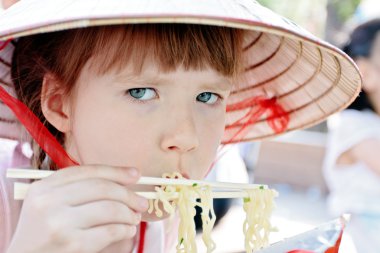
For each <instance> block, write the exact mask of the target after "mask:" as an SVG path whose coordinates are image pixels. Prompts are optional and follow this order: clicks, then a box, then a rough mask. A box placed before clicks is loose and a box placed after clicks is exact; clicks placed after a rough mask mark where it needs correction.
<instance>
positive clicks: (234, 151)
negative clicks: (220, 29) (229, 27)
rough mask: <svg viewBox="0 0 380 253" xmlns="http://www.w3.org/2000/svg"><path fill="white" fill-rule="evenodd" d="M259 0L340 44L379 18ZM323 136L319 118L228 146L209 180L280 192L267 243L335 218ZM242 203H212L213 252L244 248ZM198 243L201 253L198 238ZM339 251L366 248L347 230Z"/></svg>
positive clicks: (349, 9) (368, 7) (373, 1)
mask: <svg viewBox="0 0 380 253" xmlns="http://www.w3.org/2000/svg"><path fill="white" fill-rule="evenodd" d="M258 1H259V2H260V3H261V4H263V5H264V6H267V7H269V8H270V9H272V10H274V11H275V12H277V13H279V14H282V15H284V16H285V17H287V18H289V19H291V20H293V21H295V22H296V23H298V24H300V25H301V26H303V27H304V28H306V29H307V30H309V31H311V32H312V33H314V34H315V35H317V36H319V37H321V38H324V39H325V40H327V41H329V42H331V43H332V44H334V45H336V46H338V47H340V48H341V47H342V46H343V45H344V44H345V43H346V42H347V41H349V35H350V33H351V32H352V30H353V29H354V28H355V27H356V26H358V25H359V24H362V23H363V22H366V21H368V20H370V19H373V18H377V17H380V8H379V7H378V5H379V3H380V1H379V0H287V1H284V0H258ZM4 2H5V3H6V4H10V3H11V2H12V1H11V0H9V1H4ZM8 2H9V3H8ZM378 71H379V73H380V68H379V69H378ZM328 136H329V128H328V125H327V123H326V122H323V123H321V124H319V125H317V126H314V127H312V128H310V129H306V130H302V131H296V132H293V133H290V134H286V135H284V136H281V137H279V138H276V139H272V140H269V141H265V142H256V143H249V144H239V145H237V146H233V147H229V151H228V153H227V154H226V155H225V156H223V158H222V161H221V162H220V165H217V166H218V168H217V169H216V170H214V171H213V173H211V174H210V175H209V178H208V179H209V180H219V181H236V182H244V181H246V182H250V183H262V184H268V185H269V186H270V187H271V188H273V189H276V190H277V191H278V192H279V194H280V195H279V197H278V198H277V199H276V205H277V208H276V210H275V211H274V214H273V224H274V225H275V226H276V227H277V228H278V230H279V231H278V232H275V233H272V236H271V238H270V241H271V242H276V241H279V240H282V239H284V238H288V237H292V236H294V235H297V234H299V233H302V232H304V231H307V230H310V229H312V228H314V227H316V226H318V225H320V224H322V223H324V222H327V221H329V220H331V219H334V218H336V217H337V216H336V214H334V213H333V212H331V210H330V209H331V208H330V207H329V205H328V198H329V194H330V193H331V187H329V185H328V183H327V181H326V175H325V174H324V171H323V167H324V163H325V158H326V148H327V143H328ZM14 147H15V143H14V142H12V141H6V140H1V139H0V151H1V150H7V149H9V148H14ZM0 153H1V152H0ZM347 183H349V182H347ZM375 201H376V200H375ZM241 205H242V203H241V202H239V201H235V200H234V201H231V200H229V201H221V202H215V208H216V212H217V216H218V217H221V218H220V219H219V220H218V223H217V225H216V227H215V229H214V234H213V238H214V240H215V241H216V242H217V249H216V251H215V252H218V253H222V252H243V250H244V242H243V238H244V237H243V232H242V224H243V220H244V216H245V214H244V212H243V210H242V207H241ZM379 216H380V215H379ZM377 220H379V219H377ZM379 228H380V227H379ZM376 232H380V231H376ZM198 244H199V246H198V248H199V249H200V250H199V251H200V252H203V251H204V250H202V247H203V245H202V242H201V239H200V238H199V239H198ZM340 252H343V253H359V252H360V253H361V252H366V253H368V252H370V251H362V250H360V249H359V248H358V245H357V244H356V242H355V241H354V240H353V238H352V237H351V234H350V233H345V234H344V237H343V241H342V245H341V249H340ZM371 252H372V251H371Z"/></svg>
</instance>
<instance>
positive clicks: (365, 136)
mask: <svg viewBox="0 0 380 253" xmlns="http://www.w3.org/2000/svg"><path fill="white" fill-rule="evenodd" d="M343 50H344V51H345V52H346V53H347V54H348V55H349V56H351V57H352V58H353V59H354V61H355V62H356V63H357V65H358V67H359V69H360V71H361V73H362V76H363V91H362V92H361V94H360V95H359V97H358V98H357V99H356V100H355V101H354V102H353V103H352V104H351V105H350V106H349V107H348V109H347V110H345V111H343V112H341V113H340V114H337V115H335V116H333V117H331V119H329V122H328V126H329V134H328V143H327V150H326V158H325V168H324V174H325V178H326V182H327V185H328V187H329V190H330V195H329V197H328V206H329V209H330V211H331V214H333V215H334V216H336V215H340V214H342V213H350V214H351V221H350V223H349V224H348V226H347V229H346V232H347V233H348V234H349V235H350V236H351V238H352V239H353V242H354V244H355V247H356V250H357V252H366V253H372V252H379V249H380V240H378V236H379V232H380V152H379V151H380V19H376V20H372V21H369V22H366V23H364V24H362V25H360V26H358V27H357V28H356V29H355V30H354V31H353V32H352V34H351V36H350V40H349V42H348V43H347V44H346V46H345V47H344V49H343Z"/></svg>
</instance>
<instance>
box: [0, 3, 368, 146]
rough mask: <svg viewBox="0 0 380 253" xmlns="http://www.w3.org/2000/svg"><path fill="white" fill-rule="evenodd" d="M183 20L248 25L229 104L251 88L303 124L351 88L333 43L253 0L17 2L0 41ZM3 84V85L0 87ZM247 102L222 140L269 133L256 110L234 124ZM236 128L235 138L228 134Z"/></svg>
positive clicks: (6, 55) (5, 59) (354, 81)
mask: <svg viewBox="0 0 380 253" xmlns="http://www.w3.org/2000/svg"><path fill="white" fill-rule="evenodd" d="M140 23H188V24H204V25H215V26H226V27H232V28H237V29H244V30H247V31H250V32H249V33H247V34H248V35H247V40H246V42H245V45H244V47H245V56H246V57H247V59H248V60H249V64H248V66H247V68H246V71H245V72H244V73H243V74H242V77H241V82H239V83H238V84H237V85H236V87H235V88H234V90H233V92H232V94H231V96H230V99H229V102H228V103H229V104H234V103H239V102H240V101H243V100H245V99H247V98H250V97H252V96H255V95H262V94H266V95H267V96H275V97H277V100H278V103H279V104H281V106H282V107H283V108H284V110H285V111H286V112H287V114H288V115H289V119H290V120H289V124H288V126H287V128H286V130H285V132H288V131H292V130H296V129H302V128H307V127H310V126H312V125H314V124H317V123H319V122H322V121H323V120H325V119H326V118H327V117H328V116H329V115H331V114H333V113H335V112H338V111H340V110H342V109H344V108H345V107H347V106H348V105H349V104H350V103H351V102H352V101H353V100H354V99H355V98H356V96H357V95H358V93H359V91H360V88H361V76H360V73H359V71H358V69H357V66H356V65H355V63H354V62H353V61H352V60H351V59H350V58H349V57H348V56H347V55H345V54H344V53H343V52H342V51H340V50H339V49H338V48H336V47H334V46H332V45H330V44H328V43H326V42H324V41H322V40H320V39H318V38H317V37H315V36H313V35H312V34H310V33H309V32H307V31H305V30H304V29H302V28H301V27H299V26H297V25H296V24H294V23H293V22H291V21H289V20H288V19H286V18H283V17H281V16H279V15H277V14H275V13H273V12H271V11H270V10H268V9H266V8H264V7H262V6H260V5H259V4H257V3H256V2H254V1H245V0H240V1H218V0H208V1H199V2H197V4H194V0H185V1H148V0H139V1H120V0H107V1H90V0H83V1H81V0H55V1H41V0H28V1H20V2H19V3H17V4H15V5H14V6H12V7H11V8H10V9H8V10H7V11H5V12H4V13H3V14H2V15H1V16H0V40H3V41H4V40H7V39H16V38H19V37H23V36H28V35H32V34H38V33H45V32H52V31H59V30H66V29H72V28H81V27H89V26H98V25H114V24H140ZM12 51H13V45H12V44H10V45H9V46H8V47H7V48H6V49H5V50H3V51H1V52H0V59H1V61H0V80H1V81H2V82H4V83H8V84H10V85H11V81H10V77H9V65H10V59H11V55H12ZM8 88H9V87H8ZM7 110H8V109H7V108H4V106H3V105H0V137H3V138H4V137H5V138H12V139H14V138H15V137H16V138H17V134H14V133H13V130H12V129H13V128H14V131H19V128H20V127H19V126H18V124H19V123H18V121H17V120H16V119H14V117H13V115H12V114H11V113H10V112H9V111H8V112H7ZM251 110H254V108H252V106H250V107H247V108H241V109H239V110H234V111H231V112H228V113H227V120H226V131H225V136H224V138H223V142H224V143H231V142H238V141H248V140H261V139H264V138H268V137H272V136H275V135H277V134H278V133H277V132H275V131H274V130H273V129H272V128H271V127H270V126H269V125H268V124H267V120H268V115H266V114H264V115H262V117H261V118H260V119H259V120H257V121H256V122H252V123H249V122H241V125H239V124H234V123H236V121H237V120H238V119H241V118H242V117H243V116H244V115H246V114H247V112H249V111H251ZM242 126H244V131H243V132H242V133H241V134H240V136H239V137H238V138H232V137H234V136H235V133H236V132H238V131H239V130H241V127H242Z"/></svg>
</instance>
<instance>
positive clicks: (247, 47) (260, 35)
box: [243, 32, 263, 52]
mask: <svg viewBox="0 0 380 253" xmlns="http://www.w3.org/2000/svg"><path fill="white" fill-rule="evenodd" d="M262 36H263V32H260V33H259V35H258V36H257V37H256V38H255V39H254V40H253V41H252V42H251V43H249V44H248V45H247V46H246V47H244V48H243V51H244V52H245V51H247V50H248V49H250V48H251V47H253V45H255V44H256V43H257V42H258V41H259V40H260V39H261V37H262Z"/></svg>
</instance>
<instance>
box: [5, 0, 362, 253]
mask: <svg viewBox="0 0 380 253" xmlns="http://www.w3.org/2000/svg"><path fill="white" fill-rule="evenodd" d="M0 24H1V26H0V39H1V40H2V41H3V44H2V46H1V48H2V51H1V59H2V60H1V73H2V75H1V76H0V77H1V80H2V82H1V83H2V86H3V87H4V88H5V89H6V90H7V91H8V92H9V93H10V94H13V91H14V92H15V96H16V97H17V98H18V99H19V100H20V101H16V100H14V99H13V98H12V97H10V95H9V94H8V93H7V92H5V90H4V89H2V90H1V92H0V94H1V96H0V97H1V99H2V100H3V102H4V104H5V105H6V106H8V107H9V108H10V109H11V110H12V111H13V112H14V113H15V115H17V117H18V120H19V121H20V122H22V124H23V125H24V126H25V128H26V129H27V131H28V132H29V133H30V135H31V136H32V138H33V139H34V140H32V141H31V143H32V147H33V157H32V166H33V167H34V168H38V169H61V170H58V171H57V172H56V173H54V175H52V176H50V177H48V178H45V179H43V180H40V181H36V182H33V183H32V186H31V188H30V190H29V191H28V194H27V196H26V198H25V200H24V201H23V203H22V209H21V213H20V215H18V210H17V208H15V209H16V210H11V209H10V208H9V205H14V204H12V203H13V202H14V200H12V198H13V196H12V191H11V190H9V188H10V187H11V184H12V181H10V180H7V179H2V180H7V183H3V185H7V187H8V188H5V187H4V188H2V189H1V190H2V196H3V201H2V202H1V203H3V206H2V209H3V210H4V215H2V216H1V217H5V219H4V221H6V222H3V225H4V226H3V227H4V229H2V231H7V232H6V233H5V235H4V234H2V235H0V236H3V235H4V237H3V238H2V241H1V242H2V243H3V245H1V246H2V248H3V251H5V252H7V253H15V252H17V253H20V252H39V253H43V252H49V253H51V252H102V253H105V252H132V251H136V250H138V251H139V252H142V251H143V250H144V251H145V252H161V251H165V252H168V250H169V243H168V240H166V242H165V238H163V237H164V236H166V235H164V234H163V232H162V231H163V230H162V227H160V223H159V222H149V223H148V224H146V223H145V222H146V221H152V220H157V218H156V217H154V216H152V215H148V214H147V213H146V211H147V208H148V203H147V200H146V199H144V198H142V197H139V196H138V195H136V194H135V193H134V192H135V191H137V190H152V189H153V187H145V188H144V187H140V186H138V185H136V184H135V183H136V181H137V180H138V178H139V177H140V176H141V175H143V176H154V177H160V176H161V175H162V174H163V173H165V172H169V173H171V172H179V173H180V174H182V175H183V176H184V177H185V178H192V179H202V178H203V177H204V176H205V175H206V174H207V172H208V171H209V169H210V168H211V166H212V164H213V162H214V161H215V155H216V153H217V149H218V147H219V145H220V144H221V143H223V144H228V143H234V142H240V141H247V140H256V139H261V138H264V137H269V136H275V135H277V134H279V133H281V132H286V131H290V130H294V129H299V128H303V127H307V126H310V125H312V124H315V123H317V122H320V121H322V120H324V119H325V118H326V117H327V116H328V115H330V114H332V113H333V112H335V111H337V110H340V109H342V108H343V107H345V106H346V105H348V103H349V102H350V101H351V100H352V99H353V98H354V97H355V96H356V94H357V92H358V90H359V89H360V76H359V73H358V71H357V69H356V67H355V65H354V64H353V63H352V61H351V60H350V59H349V58H348V57H347V56H345V55H344V54H343V53H341V52H340V51H339V50H338V49H335V48H334V47H332V46H330V45H328V44H327V43H325V42H322V41H320V40H318V39H316V38H315V37H313V36H312V35H310V34H308V33H307V32H306V31H304V30H302V29H301V28H299V27H298V26H297V25H295V24H294V23H292V22H290V21H288V20H286V19H284V18H282V17H279V16H277V15H276V14H274V13H272V12H270V11H269V10H267V9H265V8H263V7H261V6H260V5H258V4H257V3H256V2H254V1H244V0H241V1H217V0H208V1H202V2H194V1H193V0H189V1H181V3H180V4H179V2H178V1H169V0H161V1H153V2H152V1H147V0H140V1H127V0H124V1H120V0H113V1H110V0H107V1H86V0H75V1H74V0H59V1H41V0H28V1H20V2H18V3H16V4H15V5H14V6H12V7H11V8H9V9H8V10H6V11H5V12H4V13H3V14H2V15H1V17H0ZM4 104H2V105H1V106H2V108H3V109H4V110H3V112H4V113H3V115H4V117H2V124H3V125H2V126H4V128H2V129H6V128H5V127H7V129H8V130H7V131H2V132H1V134H2V136H3V137H7V136H8V137H11V136H20V137H22V136H23V135H21V134H20V135H15V134H14V132H11V131H9V129H13V130H17V128H18V120H16V119H14V118H13V116H12V115H11V113H10V112H9V111H7V110H5V108H4V107H5V106H4ZM25 105H26V107H25ZM30 111H32V113H33V115H35V116H36V118H34V117H33V115H32V114H31V113H30ZM38 122H42V124H43V125H44V126H42V125H38ZM45 128H47V129H48V131H44V129H45ZM52 136H54V139H53V138H51V137H52ZM20 137H13V138H20ZM62 147H63V148H64V149H62ZM9 203H10V204H9ZM14 206H16V207H17V205H14ZM20 208H21V207H20ZM14 214H16V216H17V217H15V216H12V215H14ZM12 217H13V219H14V220H15V222H13V223H12V222H8V221H9V220H12ZM142 221H143V222H142ZM7 224H8V225H7ZM13 228H14V230H13ZM6 229H7V230H6ZM137 231H139V232H137ZM172 231H173V230H172ZM7 235H11V236H9V237H6V236H7ZM8 245H9V246H8Z"/></svg>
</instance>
